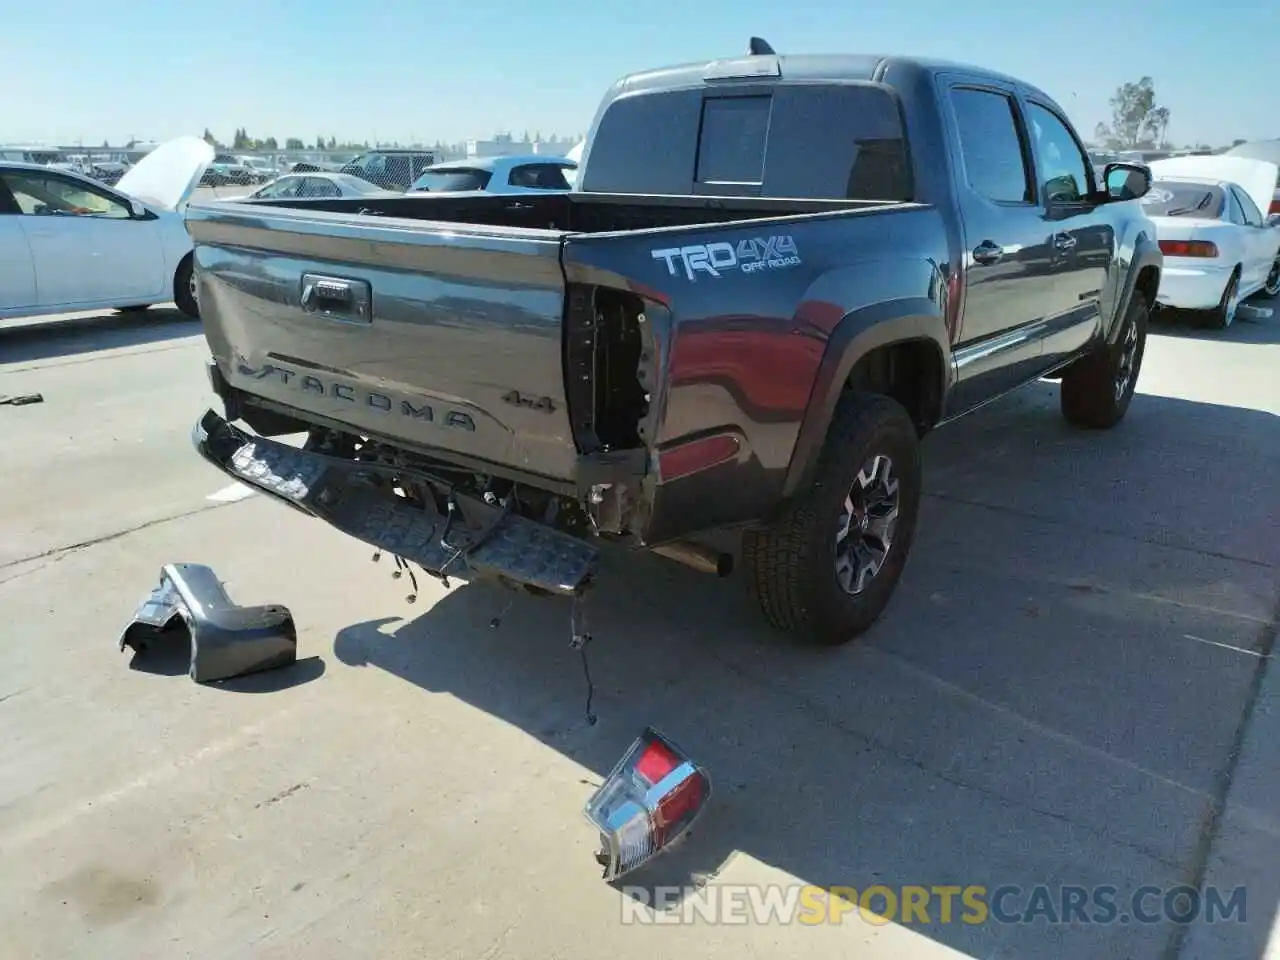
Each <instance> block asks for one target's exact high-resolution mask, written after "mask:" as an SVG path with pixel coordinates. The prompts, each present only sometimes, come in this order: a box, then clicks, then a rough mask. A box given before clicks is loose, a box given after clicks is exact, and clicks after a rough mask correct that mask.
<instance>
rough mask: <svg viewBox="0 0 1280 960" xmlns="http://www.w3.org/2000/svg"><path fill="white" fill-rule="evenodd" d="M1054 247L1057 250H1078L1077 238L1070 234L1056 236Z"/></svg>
mask: <svg viewBox="0 0 1280 960" xmlns="http://www.w3.org/2000/svg"><path fill="white" fill-rule="evenodd" d="M1053 246H1054V249H1055V250H1063V251H1066V250H1074V249H1075V248H1076V238H1075V237H1073V236H1071V234H1069V233H1059V234H1055V235H1054V238H1053Z"/></svg>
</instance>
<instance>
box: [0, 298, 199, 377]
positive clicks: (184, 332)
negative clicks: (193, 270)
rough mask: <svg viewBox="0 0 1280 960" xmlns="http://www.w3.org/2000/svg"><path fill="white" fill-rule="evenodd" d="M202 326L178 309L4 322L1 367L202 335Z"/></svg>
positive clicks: (0, 337)
mask: <svg viewBox="0 0 1280 960" xmlns="http://www.w3.org/2000/svg"><path fill="white" fill-rule="evenodd" d="M200 335H201V327H200V323H199V322H198V321H195V320H192V319H191V318H190V317H188V316H187V315H186V314H184V313H182V312H181V311H179V310H178V309H177V308H176V307H164V306H160V307H151V308H150V309H148V310H143V311H142V312H140V313H116V312H115V311H112V310H103V311H93V312H87V313H76V314H67V315H66V318H65V319H62V318H59V319H56V320H50V319H48V318H45V317H35V318H32V319H29V320H5V321H0V363H34V362H35V361H37V360H48V359H50V358H53V357H73V356H76V355H78V354H82V353H96V352H97V351H100V350H114V349H117V348H119V347H137V346H143V345H146V344H153V343H164V342H166V341H169V340H179V339H183V338H185V337H198V336H200Z"/></svg>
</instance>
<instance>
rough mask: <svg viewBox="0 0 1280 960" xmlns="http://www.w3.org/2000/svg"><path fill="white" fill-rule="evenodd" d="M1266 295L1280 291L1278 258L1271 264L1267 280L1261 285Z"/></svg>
mask: <svg viewBox="0 0 1280 960" xmlns="http://www.w3.org/2000/svg"><path fill="white" fill-rule="evenodd" d="M1263 290H1264V291H1265V292H1266V294H1267V296H1269V297H1274V296H1275V295H1276V294H1277V293H1280V260H1277V261H1276V262H1275V263H1273V264H1272V265H1271V272H1270V273H1269V274H1267V282H1266V284H1265V286H1264V287H1263Z"/></svg>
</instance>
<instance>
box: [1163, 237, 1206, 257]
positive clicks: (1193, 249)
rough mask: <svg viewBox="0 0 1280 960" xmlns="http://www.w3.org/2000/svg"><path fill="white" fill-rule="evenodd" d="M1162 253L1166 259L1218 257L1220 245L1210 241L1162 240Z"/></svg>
mask: <svg viewBox="0 0 1280 960" xmlns="http://www.w3.org/2000/svg"><path fill="white" fill-rule="evenodd" d="M1160 252H1161V253H1163V254H1164V255H1165V256H1166V257H1216V256H1217V255H1218V245H1217V244H1216V243H1211V242H1210V241H1208V240H1161V241H1160Z"/></svg>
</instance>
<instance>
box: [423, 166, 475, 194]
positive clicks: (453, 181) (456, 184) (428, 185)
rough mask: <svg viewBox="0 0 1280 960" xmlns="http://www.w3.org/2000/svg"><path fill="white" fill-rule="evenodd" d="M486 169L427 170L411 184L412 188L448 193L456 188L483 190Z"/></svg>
mask: <svg viewBox="0 0 1280 960" xmlns="http://www.w3.org/2000/svg"><path fill="white" fill-rule="evenodd" d="M490 176H491V174H490V173H489V171H488V170H459V169H456V168H455V169H453V170H428V171H426V172H425V173H423V175H422V176H420V177H419V178H418V179H417V180H416V181H415V182H414V184H413V189H414V190H430V191H431V192H432V193H450V192H453V191H457V190H483V189H484V188H485V187H487V186H488V185H489V177H490Z"/></svg>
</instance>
